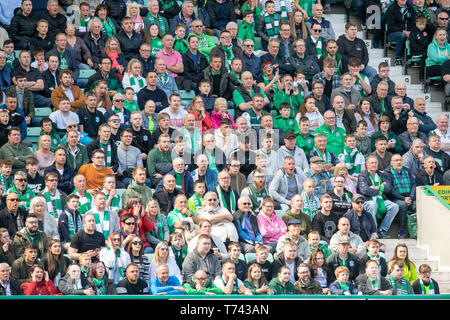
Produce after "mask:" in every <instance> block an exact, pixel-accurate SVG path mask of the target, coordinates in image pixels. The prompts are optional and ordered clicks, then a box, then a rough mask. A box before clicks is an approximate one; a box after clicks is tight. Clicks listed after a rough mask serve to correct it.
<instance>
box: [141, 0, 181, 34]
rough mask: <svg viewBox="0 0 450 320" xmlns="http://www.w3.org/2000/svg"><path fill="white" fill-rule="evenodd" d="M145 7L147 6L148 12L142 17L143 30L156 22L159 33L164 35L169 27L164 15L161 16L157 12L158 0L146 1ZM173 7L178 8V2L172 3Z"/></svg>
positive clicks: (168, 30)
mask: <svg viewBox="0 0 450 320" xmlns="http://www.w3.org/2000/svg"><path fill="white" fill-rule="evenodd" d="M147 8H148V14H147V16H146V17H145V19H144V28H145V30H147V29H148V27H149V26H150V25H151V24H154V23H156V24H157V25H158V26H159V29H160V30H161V33H162V34H163V35H165V34H166V33H169V32H170V29H169V24H168V22H167V19H166V17H164V16H161V15H160V14H159V12H160V10H159V1H158V0H150V1H149V2H148V6H147ZM174 8H179V5H178V3H176V4H175V3H174ZM162 11H164V10H162ZM162 11H161V13H162Z"/></svg>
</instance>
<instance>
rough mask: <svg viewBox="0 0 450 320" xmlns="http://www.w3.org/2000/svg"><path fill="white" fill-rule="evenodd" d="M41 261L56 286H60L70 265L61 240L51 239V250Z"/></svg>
mask: <svg viewBox="0 0 450 320" xmlns="http://www.w3.org/2000/svg"><path fill="white" fill-rule="evenodd" d="M41 263H42V265H43V267H44V269H45V270H46V271H47V272H48V275H49V278H50V280H52V281H53V283H54V284H55V286H56V287H59V282H60V280H61V278H63V277H64V276H65V275H66V273H67V271H68V267H69V265H70V260H69V258H67V257H65V256H64V255H63V251H62V247H61V242H60V241H59V240H50V241H49V250H48V251H47V254H46V255H45V257H43V259H42V260H41ZM78 270H79V269H78Z"/></svg>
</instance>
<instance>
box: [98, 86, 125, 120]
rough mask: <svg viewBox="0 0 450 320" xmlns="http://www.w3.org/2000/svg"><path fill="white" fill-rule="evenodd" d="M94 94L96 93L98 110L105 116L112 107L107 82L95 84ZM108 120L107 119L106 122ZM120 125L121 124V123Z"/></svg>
mask: <svg viewBox="0 0 450 320" xmlns="http://www.w3.org/2000/svg"><path fill="white" fill-rule="evenodd" d="M92 92H93V93H95V96H96V97H97V109H98V111H100V112H101V113H102V114H103V115H104V114H105V112H106V111H107V110H109V109H111V107H112V102H111V98H110V97H109V92H108V86H107V82H106V80H98V81H97V83H96V84H95V86H94V88H93V89H92ZM107 120H108V119H105V122H106V121H107ZM119 124H120V123H119Z"/></svg>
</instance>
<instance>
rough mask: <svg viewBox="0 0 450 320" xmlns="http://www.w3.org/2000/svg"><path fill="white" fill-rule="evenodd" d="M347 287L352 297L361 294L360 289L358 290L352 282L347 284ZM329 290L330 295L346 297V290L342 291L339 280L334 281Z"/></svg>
mask: <svg viewBox="0 0 450 320" xmlns="http://www.w3.org/2000/svg"><path fill="white" fill-rule="evenodd" d="M347 285H348V290H349V291H350V293H351V294H352V295H356V294H358V292H359V290H358V288H356V287H355V286H354V285H353V284H352V283H351V282H350V281H349V282H347ZM329 289H330V293H331V294H332V295H340V296H342V295H344V290H342V289H341V286H340V285H339V283H338V281H337V280H336V281H334V282H333V283H332V284H330V287H329Z"/></svg>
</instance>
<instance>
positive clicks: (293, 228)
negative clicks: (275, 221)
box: [276, 219, 311, 261]
mask: <svg viewBox="0 0 450 320" xmlns="http://www.w3.org/2000/svg"><path fill="white" fill-rule="evenodd" d="M286 225H287V232H286V234H285V235H283V236H281V237H280V238H279V239H278V244H277V249H276V252H277V253H278V254H281V253H282V252H283V251H284V250H283V248H284V246H285V244H286V243H288V242H293V243H295V244H296V245H297V257H299V258H300V260H302V261H306V260H307V259H308V258H309V256H310V255H311V250H310V249H309V244H308V240H306V239H305V238H304V237H303V236H301V235H300V228H301V225H302V221H301V220H298V219H291V220H289V221H288V222H287V224H286Z"/></svg>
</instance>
